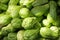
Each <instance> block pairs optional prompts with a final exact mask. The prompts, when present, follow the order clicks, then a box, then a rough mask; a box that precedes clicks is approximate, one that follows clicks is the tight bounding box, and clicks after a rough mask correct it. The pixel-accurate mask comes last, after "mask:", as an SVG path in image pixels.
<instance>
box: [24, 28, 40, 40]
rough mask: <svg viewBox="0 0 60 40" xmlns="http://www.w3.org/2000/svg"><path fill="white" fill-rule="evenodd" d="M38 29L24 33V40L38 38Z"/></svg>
mask: <svg viewBox="0 0 60 40" xmlns="http://www.w3.org/2000/svg"><path fill="white" fill-rule="evenodd" d="M38 33H39V30H38V29H31V30H26V31H25V32H24V40H34V39H35V38H36V37H37V36H38Z"/></svg>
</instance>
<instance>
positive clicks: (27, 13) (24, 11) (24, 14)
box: [19, 8, 30, 18]
mask: <svg viewBox="0 0 60 40" xmlns="http://www.w3.org/2000/svg"><path fill="white" fill-rule="evenodd" d="M19 15H20V16H21V18H26V17H29V16H30V11H29V9H28V8H21V9H20V12H19Z"/></svg>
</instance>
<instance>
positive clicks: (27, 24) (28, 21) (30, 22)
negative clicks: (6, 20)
mask: <svg viewBox="0 0 60 40" xmlns="http://www.w3.org/2000/svg"><path fill="white" fill-rule="evenodd" d="M36 22H37V20H36V17H27V18H25V19H24V20H23V22H22V27H24V29H31V28H33V26H34V24H35V23H36Z"/></svg>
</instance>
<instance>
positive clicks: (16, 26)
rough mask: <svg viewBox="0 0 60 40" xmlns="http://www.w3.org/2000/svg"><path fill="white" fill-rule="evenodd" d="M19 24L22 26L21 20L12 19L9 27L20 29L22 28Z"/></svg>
mask: <svg viewBox="0 0 60 40" xmlns="http://www.w3.org/2000/svg"><path fill="white" fill-rule="evenodd" d="M21 24H22V20H21V19H19V18H15V19H13V20H12V21H11V25H12V27H13V28H15V29H20V28H22V26H21Z"/></svg>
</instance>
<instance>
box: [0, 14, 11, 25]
mask: <svg viewBox="0 0 60 40" xmlns="http://www.w3.org/2000/svg"><path fill="white" fill-rule="evenodd" d="M10 22H11V17H10V16H9V15H3V16H0V26H5V25H7V24H9V23H10Z"/></svg>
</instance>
